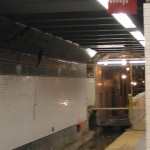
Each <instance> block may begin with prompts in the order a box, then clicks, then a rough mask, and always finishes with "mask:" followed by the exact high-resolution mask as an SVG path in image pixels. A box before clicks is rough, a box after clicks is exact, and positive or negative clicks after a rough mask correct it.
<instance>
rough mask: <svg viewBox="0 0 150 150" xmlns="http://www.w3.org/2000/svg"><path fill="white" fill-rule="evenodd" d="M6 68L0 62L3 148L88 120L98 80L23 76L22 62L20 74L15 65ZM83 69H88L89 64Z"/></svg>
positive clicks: (24, 142) (0, 125)
mask: <svg viewBox="0 0 150 150" xmlns="http://www.w3.org/2000/svg"><path fill="white" fill-rule="evenodd" d="M3 65H4V64H3ZM6 68H7V67H6V66H5V67H4V66H3V67H2V64H0V69H1V75H0V120H1V121H0V133H1V135H0V137H1V138H0V149H1V150H11V149H14V148H17V147H19V146H22V145H24V144H27V143H30V142H32V141H35V140H37V139H40V138H42V137H45V136H48V135H50V134H53V133H56V132H58V131H61V130H63V129H66V128H68V127H71V126H73V125H76V124H80V123H81V122H83V121H86V120H87V106H88V100H89V96H88V95H90V92H95V90H94V91H90V89H94V86H95V84H93V83H94V79H91V78H86V77H67V76H66V77H58V76H57V77H55V76H49V75H47V76H44V75H37V76H35V75H30V73H29V74H28V75H25V74H24V75H22V74H21V70H23V67H22V66H20V67H18V65H16V68H15V69H16V70H17V72H19V74H16V75H15V73H13V72H14V71H13V65H12V66H8V68H7V69H8V70H7V69H6ZM78 69H79V68H78ZM80 70H82V71H83V72H86V66H81V68H80ZM58 71H60V68H59V69H58ZM68 71H69V70H68ZM30 72H32V71H31V70H30ZM66 75H67V74H66ZM91 86H92V88H91ZM89 91H90V92H89ZM93 95H94V94H93ZM90 99H91V97H90Z"/></svg>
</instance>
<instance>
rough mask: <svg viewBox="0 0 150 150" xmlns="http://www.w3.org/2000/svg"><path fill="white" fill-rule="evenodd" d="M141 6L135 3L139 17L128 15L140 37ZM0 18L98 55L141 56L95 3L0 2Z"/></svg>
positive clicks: (128, 36) (136, 45)
mask: <svg viewBox="0 0 150 150" xmlns="http://www.w3.org/2000/svg"><path fill="white" fill-rule="evenodd" d="M144 2H145V1H143V0H138V14H137V15H130V18H131V19H132V20H133V22H134V24H135V25H136V26H137V28H138V29H139V30H140V31H141V32H142V33H143V3H144ZM0 15H1V16H3V17H6V18H8V19H10V20H12V21H15V22H19V23H22V24H25V25H27V26H30V27H34V28H37V29H39V30H41V31H42V32H45V33H49V34H52V35H54V36H57V37H61V38H63V39H64V40H69V41H72V42H73V43H77V44H79V45H80V46H81V47H83V48H91V49H94V50H96V51H97V52H99V53H122V52H132V53H134V52H135V53H143V52H144V47H143V46H142V45H141V44H140V43H139V42H138V41H137V40H136V39H135V38H134V37H133V36H132V35H131V34H130V33H129V31H128V30H126V29H125V28H124V27H123V26H122V25H121V24H120V23H118V22H117V21H116V20H115V19H114V18H113V16H111V15H109V14H108V13H107V10H106V9H105V8H104V7H103V6H101V5H100V3H99V2H98V1H97V0H13V1H12V0H1V1H0ZM143 34H144V33H143ZM108 45H123V46H124V47H118V48H117V47H111V46H110V47H109V46H108Z"/></svg>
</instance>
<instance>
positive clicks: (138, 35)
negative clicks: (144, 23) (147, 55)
mask: <svg viewBox="0 0 150 150" xmlns="http://www.w3.org/2000/svg"><path fill="white" fill-rule="evenodd" d="M130 33H131V34H132V35H133V36H134V37H135V38H136V39H137V40H138V41H145V37H144V36H143V34H142V33H141V32H140V31H132V32H130Z"/></svg>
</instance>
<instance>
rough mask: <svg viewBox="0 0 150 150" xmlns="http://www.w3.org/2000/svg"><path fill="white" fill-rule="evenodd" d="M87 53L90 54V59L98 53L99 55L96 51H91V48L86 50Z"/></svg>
mask: <svg viewBox="0 0 150 150" xmlns="http://www.w3.org/2000/svg"><path fill="white" fill-rule="evenodd" d="M85 51H86V52H87V53H88V55H89V56H90V57H94V56H95V55H96V53H97V52H96V51H95V50H93V49H90V48H87V49H85Z"/></svg>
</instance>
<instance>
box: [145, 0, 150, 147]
mask: <svg viewBox="0 0 150 150" xmlns="http://www.w3.org/2000/svg"><path fill="white" fill-rule="evenodd" d="M146 2H147V3H145V4H144V35H145V39H146V45H145V58H146V65H145V77H146V79H145V81H146V82H145V83H146V87H145V91H146V95H145V96H146V150H150V0H146Z"/></svg>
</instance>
